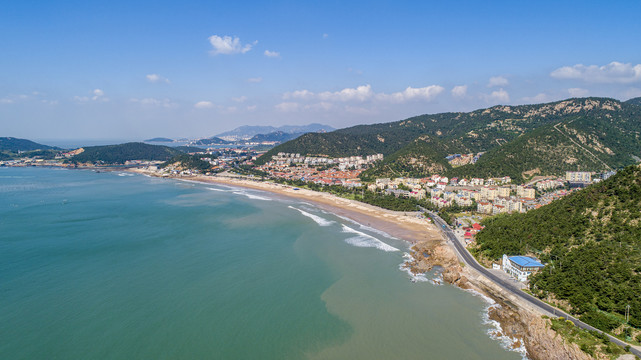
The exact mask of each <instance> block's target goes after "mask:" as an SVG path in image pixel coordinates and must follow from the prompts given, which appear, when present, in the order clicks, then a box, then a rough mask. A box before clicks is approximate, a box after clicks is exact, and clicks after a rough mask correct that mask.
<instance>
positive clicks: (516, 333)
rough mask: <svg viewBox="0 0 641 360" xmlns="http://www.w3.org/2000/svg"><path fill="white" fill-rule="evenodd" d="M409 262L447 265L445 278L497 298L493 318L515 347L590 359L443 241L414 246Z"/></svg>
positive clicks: (554, 357) (551, 359) (545, 358)
mask: <svg viewBox="0 0 641 360" xmlns="http://www.w3.org/2000/svg"><path fill="white" fill-rule="evenodd" d="M412 257H413V259H414V260H413V261H411V262H410V263H409V264H408V265H409V266H410V269H411V271H412V272H414V273H424V272H426V271H429V270H431V269H432V267H434V266H437V265H438V266H441V267H443V280H444V281H446V282H448V283H450V284H452V285H456V286H459V287H461V288H463V289H472V290H475V291H478V292H479V293H481V294H483V295H486V296H488V297H489V298H491V299H493V300H494V301H495V302H496V304H497V306H492V307H490V310H489V314H488V315H489V317H490V319H492V320H495V321H498V322H499V323H500V324H501V329H502V332H501V333H497V334H495V335H497V336H507V337H509V338H511V339H512V340H513V343H514V346H515V347H519V346H520V345H524V346H525V349H526V350H527V355H528V357H529V358H530V359H532V360H568V359H572V360H589V359H592V357H590V356H589V355H588V354H586V353H585V352H583V351H581V349H580V348H579V347H578V346H577V345H576V344H571V343H567V342H565V341H564V340H563V338H561V336H559V335H558V334H557V333H556V332H555V331H554V330H552V329H551V328H550V323H549V320H545V319H543V318H541V314H538V313H536V312H535V311H533V310H532V309H529V308H524V307H523V306H519V305H517V304H515V303H514V301H513V299H511V298H510V297H509V296H508V295H507V294H505V293H504V292H503V291H502V289H500V288H498V287H497V286H495V285H494V284H493V283H492V282H490V281H489V280H487V279H485V278H484V277H477V276H475V275H473V274H470V273H469V271H468V270H467V269H464V268H463V267H462V266H461V264H460V263H459V260H458V258H457V256H456V254H455V253H454V250H452V248H450V247H449V246H448V245H447V244H446V243H444V242H442V241H436V242H435V241H426V242H421V243H417V244H416V245H414V246H413V247H412Z"/></svg>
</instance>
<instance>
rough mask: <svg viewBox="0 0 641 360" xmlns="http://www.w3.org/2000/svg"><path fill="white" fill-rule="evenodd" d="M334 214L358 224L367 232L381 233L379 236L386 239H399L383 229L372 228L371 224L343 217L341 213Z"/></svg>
mask: <svg viewBox="0 0 641 360" xmlns="http://www.w3.org/2000/svg"><path fill="white" fill-rule="evenodd" d="M336 216H338V217H339V218H341V219H343V220H345V221H349V222H351V223H352V224H354V225H358V226H359V228H361V229H362V230H367V231H369V232H373V233H376V234H378V235H381V236H384V237H386V238H388V239H392V240H399V239H398V238H396V237H394V236H392V235H390V234H388V233H386V232H385V231H382V230H378V229H375V228H373V227H371V226H367V225H363V224H361V223H359V222H358V221H355V220H352V219H350V218H348V217H345V216H341V215H336Z"/></svg>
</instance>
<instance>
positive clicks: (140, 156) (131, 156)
mask: <svg viewBox="0 0 641 360" xmlns="http://www.w3.org/2000/svg"><path fill="white" fill-rule="evenodd" d="M83 149H84V151H83V152H81V153H79V154H78V155H75V156H74V157H72V158H71V161H73V162H76V163H96V162H100V163H104V164H124V163H125V161H127V160H157V161H167V160H169V159H170V158H171V157H173V156H175V155H179V154H182V152H181V151H180V150H176V149H174V148H171V147H169V146H161V145H149V144H144V143H138V142H131V143H126V144H119V145H105V146H87V147H85V148H83Z"/></svg>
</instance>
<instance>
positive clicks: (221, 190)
mask: <svg viewBox="0 0 641 360" xmlns="http://www.w3.org/2000/svg"><path fill="white" fill-rule="evenodd" d="M207 189H208V190H212V191H220V192H227V190H223V189H216V188H211V187H208V188H207Z"/></svg>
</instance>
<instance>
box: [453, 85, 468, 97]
mask: <svg viewBox="0 0 641 360" xmlns="http://www.w3.org/2000/svg"><path fill="white" fill-rule="evenodd" d="M465 95H467V85H457V86H455V87H453V88H452V96H454V97H457V98H462V97H464V96H465Z"/></svg>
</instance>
